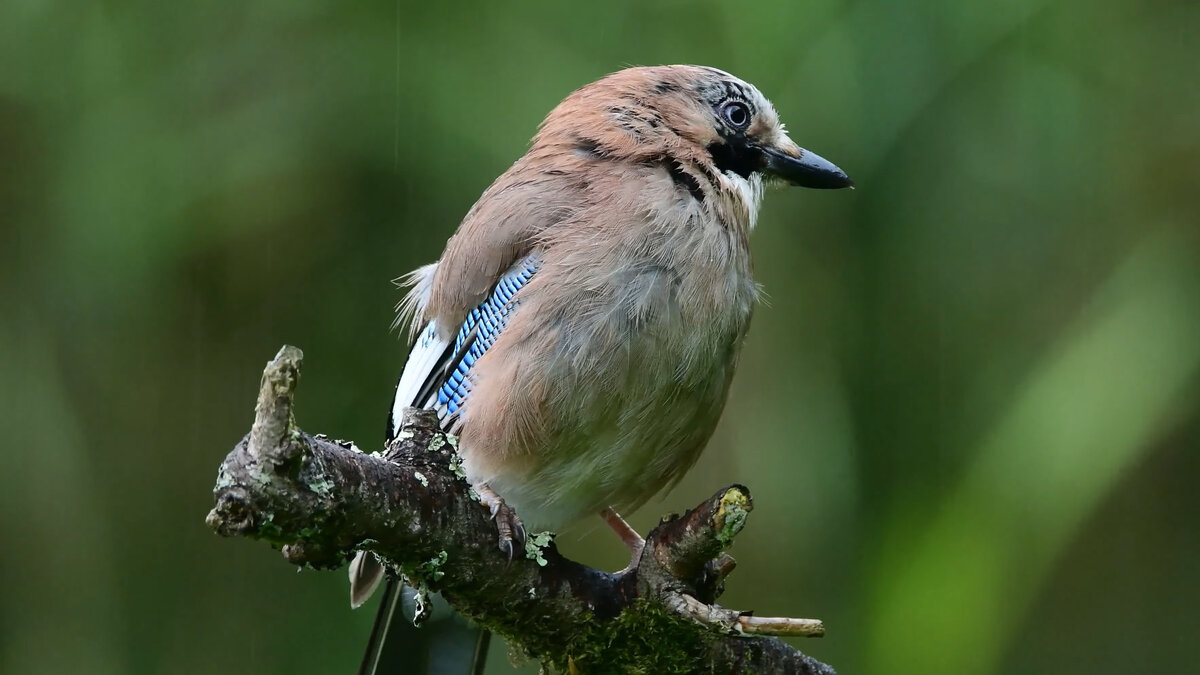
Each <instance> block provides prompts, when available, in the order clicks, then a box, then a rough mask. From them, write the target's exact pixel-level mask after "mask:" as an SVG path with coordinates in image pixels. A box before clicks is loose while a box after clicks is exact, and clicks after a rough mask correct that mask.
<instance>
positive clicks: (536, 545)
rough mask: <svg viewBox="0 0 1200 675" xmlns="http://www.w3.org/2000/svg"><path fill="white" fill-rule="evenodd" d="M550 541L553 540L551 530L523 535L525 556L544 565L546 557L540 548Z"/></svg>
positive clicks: (547, 544)
mask: <svg viewBox="0 0 1200 675" xmlns="http://www.w3.org/2000/svg"><path fill="white" fill-rule="evenodd" d="M552 541H554V533H553V532H537V533H535V534H531V535H529V536H527V537H525V557H526V558H529V559H530V560H536V561H537V564H539V565H541V566H542V567H545V566H546V558H545V557H544V556H543V555H542V549H544V548H546V547H547V546H549V545H550V542H552Z"/></svg>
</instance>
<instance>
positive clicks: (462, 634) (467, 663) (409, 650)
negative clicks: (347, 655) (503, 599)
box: [358, 579, 491, 675]
mask: <svg viewBox="0 0 1200 675" xmlns="http://www.w3.org/2000/svg"><path fill="white" fill-rule="evenodd" d="M382 595H383V598H382V602H381V603H380V605H379V613H378V614H376V615H375V625H374V627H373V628H371V638H370V640H369V641H368V642H367V651H366V653H365V654H363V660H362V665H361V666H359V669H358V673H359V675H410V674H411V675H415V674H417V673H420V674H422V675H483V669H484V666H485V664H486V661H487V651H488V643H489V642H490V639H491V634H490V633H488V631H486V630H483V629H482V628H480V627H478V626H474V625H471V624H469V623H467V620H466V619H465V618H463V617H462V615H460V614H458V613H457V612H454V611H453V610H451V609H450V608H449V607H448V606H447V605H446V604H445V602H442V601H441V599H440V598H438V597H437V596H434V597H435V608H434V615H433V618H431V619H429V621H427V622H426V623H425V624H423V625H422V626H421V627H420V628H417V627H414V626H413V625H412V622H411V621H409V620H408V617H409V616H411V615H412V612H413V604H414V596H415V592H414V591H413V590H412V589H410V588H408V587H406V586H405V585H404V584H402V583H400V582H399V581H397V580H395V579H388V582H387V586H386V587H385V588H384V591H383V594H382Z"/></svg>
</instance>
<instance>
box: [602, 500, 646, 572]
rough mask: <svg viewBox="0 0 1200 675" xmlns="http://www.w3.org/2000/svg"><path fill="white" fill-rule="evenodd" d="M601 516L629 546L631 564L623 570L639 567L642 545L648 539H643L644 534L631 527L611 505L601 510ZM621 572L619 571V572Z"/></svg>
mask: <svg viewBox="0 0 1200 675" xmlns="http://www.w3.org/2000/svg"><path fill="white" fill-rule="evenodd" d="M600 517H601V518H603V519H604V522H605V523H606V524H607V525H608V526H609V527H610V528H612V531H613V532H616V533H617V536H618V537H620V538H621V541H622V542H624V543H625V546H627V547H628V548H629V564H628V565H626V566H625V569H623V570H621V572H628V571H629V570H631V569H633V568H635V567H637V563H638V558H641V557H642V547H644V546H645V545H646V540H645V539H642V535H640V534H638V532H637V530H635V529H633V528H632V527H630V526H629V523H627V522H625V519H624V518H622V517H621V514H619V513H617V512H616V511H614V510H613V509H612V507H611V506H610V507H608V508H607V509H604V510H603V511H601V512H600ZM621 572H617V574H620V573H621Z"/></svg>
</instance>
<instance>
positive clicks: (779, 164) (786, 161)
mask: <svg viewBox="0 0 1200 675" xmlns="http://www.w3.org/2000/svg"><path fill="white" fill-rule="evenodd" d="M788 145H790V146H792V147H790V148H788V149H787V150H781V149H779V148H774V147H765V148H763V149H762V151H763V154H764V155H765V156H766V159H767V166H766V168H765V171H766V172H767V173H769V174H771V175H773V176H778V177H780V178H782V179H784V180H786V181H787V182H789V183H791V184H792V185H799V186H800V187H806V188H817V189H820V190H837V189H840V188H852V187H854V181H852V180H850V177H849V176H847V175H846V172H845V171H842V170H841V169H839V168H837V167H836V166H834V164H833V162H831V161H829V160H827V159H825V158H824V157H822V156H820V155H818V154H817V153H815V152H809V151H808V150H805V149H804V148H801V147H799V146H797V145H795V144H793V143H792V142H791V141H788ZM793 150H794V151H795V152H796V154H795V155H793V154H792V151H793Z"/></svg>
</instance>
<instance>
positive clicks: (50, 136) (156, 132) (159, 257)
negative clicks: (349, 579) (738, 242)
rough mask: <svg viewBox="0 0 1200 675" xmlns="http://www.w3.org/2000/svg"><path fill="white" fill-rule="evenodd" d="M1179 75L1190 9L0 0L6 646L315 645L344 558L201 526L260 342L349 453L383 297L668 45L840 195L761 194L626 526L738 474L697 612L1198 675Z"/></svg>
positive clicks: (382, 351)
mask: <svg viewBox="0 0 1200 675" xmlns="http://www.w3.org/2000/svg"><path fill="white" fill-rule="evenodd" d="M1198 58H1200V5H1197V4H1196V3H1194V2H1188V1H1187V0H1159V1H1152V2H1119V1H1117V0H1068V1H1066V2H1048V1H1046V0H995V1H993V2H986V3H963V2H952V1H950V0H935V1H933V2H924V3H917V2H888V1H885V0H862V1H857V2H811V1H809V0H805V1H801V2H789V1H786V0H775V1H770V2H768V1H764V2H756V3H713V2H701V3H692V2H686V3H685V2H659V3H643V2H627V1H613V2H607V3H565V2H548V1H547V2H538V3H521V4H517V3H503V2H476V1H465V2H459V3H454V4H453V5H451V6H447V5H442V4H438V3H404V4H394V3H380V2H367V3H340V4H334V3H316V2H311V1H309V0H288V1H286V2H285V1H283V0H272V1H268V2H253V3H230V2H192V1H187V0H185V1H182V2H166V3H164V2H145V1H131V2H99V3H66V2H59V3H54V2H38V1H36V0H9V1H8V2H5V3H0V284H2V285H0V311H2V314H0V316H2V317H3V319H2V320H0V420H2V421H3V429H4V430H5V431H7V432H8V438H7V439H6V440H7V442H6V443H5V448H4V450H3V451H0V471H2V472H3V475H4V476H5V478H6V480H5V489H3V490H0V537H2V540H3V541H4V542H5V552H4V555H3V556H0V574H2V575H3V580H4V582H3V587H4V596H5V597H4V601H3V603H2V605H0V607H2V609H0V671H3V672H5V673H30V674H33V673H62V672H77V673H98V674H105V673H114V674H115V673H240V672H245V673H251V672H255V673H262V672H278V673H282V672H348V671H350V670H351V669H352V668H353V665H354V664H355V663H356V662H357V659H358V656H359V651H360V649H361V646H362V642H363V640H364V638H365V635H366V631H367V627H368V625H369V623H370V620H371V616H370V613H369V611H368V612H355V613H351V612H350V611H349V609H348V608H347V601H346V585H345V580H344V577H343V576H342V575H340V574H314V573H303V574H299V575H297V574H294V573H290V572H289V570H288V568H287V567H286V566H284V565H283V564H281V560H280V559H279V557H278V556H277V555H274V554H272V553H271V552H269V551H268V550H267V549H266V548H265V547H263V546H255V545H251V544H248V543H247V542H244V541H225V540H219V539H217V538H215V537H214V536H212V535H211V534H210V533H209V532H208V531H207V530H206V529H205V528H204V525H203V517H204V514H205V512H206V511H207V509H208V508H209V506H210V499H211V498H210V489H211V486H212V481H213V478H214V476H215V468H216V466H217V464H218V462H219V461H220V459H221V457H222V456H223V454H224V452H225V451H226V450H227V449H228V448H229V447H231V446H232V444H233V443H234V442H235V441H236V440H237V438H238V437H239V435H240V434H241V433H243V432H244V431H245V429H246V428H247V426H248V423H249V421H250V418H251V414H252V412H251V408H252V401H253V397H254V392H255V388H256V385H257V379H258V373H259V370H260V367H261V365H262V364H263V363H264V362H265V360H266V359H268V358H269V357H270V356H271V355H272V354H274V352H275V350H276V349H277V348H278V346H279V345H280V344H282V343H284V342H288V343H292V344H296V345H299V346H301V347H302V348H303V349H304V350H305V353H306V355H307V356H308V365H307V370H306V372H305V378H306V381H305V382H304V384H303V387H302V389H301V394H300V406H301V407H300V410H299V415H300V421H301V424H302V425H303V426H304V427H305V428H306V429H309V430H312V431H325V432H327V433H330V434H336V435H340V436H344V437H347V438H354V439H356V440H357V441H358V442H359V443H361V444H364V445H369V444H370V443H371V442H373V439H378V438H380V437H381V435H382V431H383V417H384V414H385V411H386V408H387V406H388V402H389V400H390V399H389V397H390V393H391V392H390V389H391V386H392V384H393V382H394V378H395V377H396V375H397V373H398V372H399V369H400V367H401V365H402V362H403V356H404V355H403V346H404V345H403V341H402V340H401V339H399V338H398V337H397V336H396V335H395V334H393V333H389V332H388V330H387V326H388V325H389V323H390V321H391V316H392V313H391V306H392V305H393V304H394V302H395V301H396V300H397V297H398V296H397V292H396V291H395V290H394V289H393V288H392V286H391V284H390V283H389V280H390V279H392V278H393V277H396V276H398V275H399V274H401V273H403V272H405V271H407V270H409V269H411V268H413V267H415V266H417V265H418V264H422V263H424V262H427V261H429V260H432V259H433V258H435V257H436V256H437V255H438V253H439V252H440V248H441V245H442V243H443V242H444V240H445V238H446V237H447V236H448V235H449V234H450V233H451V232H452V231H453V229H454V227H455V225H456V224H457V222H458V220H459V218H460V217H461V216H462V214H463V213H464V212H465V211H466V210H467V208H468V207H469V206H470V204H471V203H472V201H473V200H474V199H475V197H476V196H477V195H478V194H479V192H480V191H481V190H482V189H483V187H485V186H486V185H487V183H488V182H489V181H490V180H491V179H492V178H493V177H494V176H495V175H496V174H498V173H499V172H501V171H502V170H503V169H504V168H505V167H506V166H507V165H508V164H509V163H510V162H511V161H512V160H513V159H514V158H516V157H517V156H518V155H519V154H520V153H521V152H522V149H523V148H524V146H525V143H526V139H528V137H529V136H530V135H531V134H532V133H533V130H534V129H535V127H536V125H537V123H538V122H539V121H540V119H541V117H542V116H543V115H544V114H545V112H546V111H548V110H549V109H550V108H551V107H552V106H553V105H554V104H555V103H556V102H557V101H558V100H559V99H561V98H562V97H563V96H564V95H565V94H566V93H567V92H569V91H570V90H571V89H573V88H574V87H577V86H579V85H581V84H583V83H585V82H587V81H590V80H593V79H595V78H597V77H599V76H601V75H603V74H604V73H606V72H608V71H611V70H614V69H617V68H619V67H621V66H623V65H626V64H635V63H672V62H691V63H704V64H709V65H715V66H718V67H722V68H725V69H727V70H730V71H731V72H734V73H736V74H738V75H741V76H743V77H745V78H746V79H748V80H750V81H752V82H755V83H756V84H758V85H759V86H760V88H761V89H763V91H764V92H765V93H766V94H767V95H768V96H770V97H771V98H772V99H773V100H774V101H775V103H776V106H777V108H778V109H779V111H780V113H781V115H782V116H783V118H784V119H785V120H786V121H787V122H788V124H789V128H790V129H791V131H792V135H793V137H794V138H796V139H797V140H798V141H799V142H800V143H801V144H802V145H804V146H806V147H810V148H812V149H813V150H816V151H817V152H820V153H821V154H823V155H825V156H826V157H829V158H830V159H832V160H834V161H836V162H837V163H838V164H839V165H841V166H842V167H843V168H845V169H846V170H847V171H848V172H850V174H851V175H852V176H853V177H854V178H855V179H856V181H857V182H858V185H859V189H858V190H856V191H854V192H852V193H850V192H840V193H832V194H826V193H816V192H807V191H800V190H793V191H786V192H777V193H773V194H771V195H770V196H769V198H768V200H767V204H766V207H765V210H764V213H763V215H762V218H761V220H760V226H759V230H758V231H757V233H756V237H755V242H754V246H755V254H756V269H757V273H758V275H759V278H760V281H761V282H762V283H763V285H764V286H765V289H766V291H767V294H768V296H769V301H768V302H767V303H766V304H765V305H764V306H763V307H761V308H760V309H759V311H758V313H757V315H756V317H755V325H754V328H753V330H752V332H751V336H750V339H749V344H748V345H747V347H746V350H745V356H744V359H743V363H742V366H741V370H740V373H739V375H738V378H737V381H736V383H735V385H734V392H733V396H732V399H731V402H730V405H729V408H728V410H727V411H726V415H725V419H724V422H723V424H722V426H721V428H720V430H719V431H718V434H717V437H716V438H715V440H714V442H713V443H712V445H711V447H710V448H709V451H708V452H707V454H706V455H705V457H704V459H703V460H702V461H701V463H700V464H699V465H698V466H697V467H696V469H695V470H694V471H693V472H692V473H691V474H690V475H689V476H688V478H687V479H686V480H685V481H684V482H683V483H682V484H681V485H680V486H679V487H678V488H676V490H675V491H674V492H673V493H672V494H671V495H669V496H668V497H667V498H666V499H665V500H664V501H663V502H656V503H652V504H650V505H649V506H647V507H645V508H643V509H642V512H641V513H639V514H637V515H636V516H635V518H634V522H635V524H637V525H639V526H641V527H643V528H645V527H647V526H649V525H650V524H652V523H653V522H654V520H655V519H656V518H657V516H658V515H660V514H662V513H665V512H667V511H669V510H672V509H680V508H684V507H686V506H689V505H691V504H694V503H695V502H697V501H698V500H699V499H701V498H703V497H705V496H707V495H708V494H711V492H712V491H713V490H714V489H716V488H717V487H719V486H721V485H724V484H727V483H730V482H733V481H739V482H744V483H746V484H747V485H749V486H751V488H752V489H753V491H754V494H755V498H756V504H757V507H758V508H757V510H756V511H755V513H754V515H753V517H752V518H751V521H750V526H749V528H748V529H747V531H746V532H745V533H744V534H743V535H742V537H741V539H739V543H738V546H737V548H736V550H735V553H736V554H737V556H738V558H739V562H740V567H739V570H738V572H737V573H736V574H735V575H734V576H733V577H732V579H731V581H730V590H729V593H728V594H727V596H726V597H725V601H726V603H727V604H729V605H730V606H735V607H744V608H754V609H756V610H758V611H759V612H760V613H769V614H799V615H808V616H818V617H821V618H823V619H825V620H826V621H827V624H828V627H829V636H828V637H827V638H825V639H824V640H823V641H819V642H807V643H805V644H804V645H803V647H804V648H805V649H807V650H810V651H811V652H812V653H814V654H815V655H816V656H818V657H820V658H821V659H822V660H825V661H827V662H830V663H833V664H835V665H837V666H838V667H839V668H840V669H841V670H842V672H845V673H856V672H865V673H998V672H1021V673H1060V672H1095V673H1102V672H1111V673H1117V672H1180V671H1184V670H1188V669H1190V668H1194V666H1195V656H1196V651H1195V649H1196V648H1195V636H1196V635H1198V634H1200V614H1198V613H1197V612H1196V611H1195V607H1196V606H1198V605H1200V537H1198V536H1197V532H1200V518H1198V514H1200V491H1197V490H1196V489H1195V485H1196V482H1197V479H1200V458H1198V456H1197V444H1198V442H1200V406H1198V405H1197V403H1198V400H1200V388H1198V378H1197V373H1198V370H1200V241H1198V236H1197V235H1198V234H1200V227H1198V224H1200V191H1198V190H1197V176H1200V85H1198V84H1197V83H1198V82H1200V80H1198V79H1197V70H1196V65H1197V63H1198ZM561 542H562V545H563V546H564V547H565V548H566V549H567V550H568V551H569V552H571V553H573V554H575V555H577V556H578V557H580V558H582V559H584V560H587V561H589V562H593V563H596V564H601V565H607V566H609V567H611V568H616V567H619V566H620V565H621V564H623V560H622V559H621V558H622V553H621V550H620V547H619V546H617V545H615V542H614V540H613V539H612V537H611V535H609V534H608V533H607V532H604V531H600V530H598V529H596V528H594V527H592V526H590V525H589V526H582V527H580V528H579V529H578V531H577V532H572V533H568V534H566V535H564V536H563V537H562V538H561ZM493 656H494V657H495V660H496V663H495V664H493V667H494V669H495V672H506V670H505V669H506V668H507V666H505V665H504V661H505V658H504V654H503V649H502V648H497V649H495V650H494V654H493Z"/></svg>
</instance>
